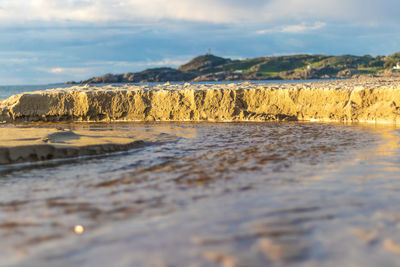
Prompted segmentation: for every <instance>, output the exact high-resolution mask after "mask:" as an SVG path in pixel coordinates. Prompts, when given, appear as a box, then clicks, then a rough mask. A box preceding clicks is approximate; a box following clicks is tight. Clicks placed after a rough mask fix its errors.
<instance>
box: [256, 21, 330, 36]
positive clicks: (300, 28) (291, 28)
mask: <svg viewBox="0 0 400 267" xmlns="http://www.w3.org/2000/svg"><path fill="white" fill-rule="evenodd" d="M325 26H326V23H325V22H322V21H317V22H314V23H306V22H302V23H300V24H291V25H283V26H278V27H273V28H270V29H265V30H258V31H256V33H257V34H268V33H279V32H280V33H306V32H310V31H316V30H320V29H322V28H324V27H325Z"/></svg>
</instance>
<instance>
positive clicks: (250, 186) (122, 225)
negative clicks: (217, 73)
mask: <svg viewBox="0 0 400 267" xmlns="http://www.w3.org/2000/svg"><path fill="white" fill-rule="evenodd" d="M20 126H21V125H16V126H15V127H20ZM31 126H32V125H31ZM57 126H62V127H64V128H69V129H71V130H74V129H89V130H93V131H101V130H105V129H107V130H113V129H116V130H124V131H130V130H133V129H135V130H138V129H139V130H143V131H146V132H148V133H149V134H151V133H152V131H154V130H156V131H157V132H163V133H165V135H171V136H174V137H176V138H173V139H171V140H173V141H169V142H165V141H163V142H161V141H160V142H157V141H156V142H154V143H153V144H151V145H149V146H146V147H143V148H140V149H134V150H130V151H128V152H123V153H114V154H109V155H103V156H97V157H86V158H76V159H70V160H62V161H48V162H39V163H33V164H25V165H11V166H3V168H2V169H0V237H1V239H0V266H322V265H323V266H397V265H398V264H399V254H400V231H399V229H400V205H399V204H400V194H399V191H400V179H399V178H400V165H399V161H400V148H399V141H400V130H399V129H398V128H396V127H393V126H390V125H383V126H379V125H368V124H332V123H331V124H328V123H275V122H264V123H62V124H40V125H37V127H57ZM1 127H6V126H1ZM7 127H9V126H7ZM76 225H82V226H83V227H84V231H83V233H82V234H77V233H76V232H75V231H74V226H76Z"/></svg>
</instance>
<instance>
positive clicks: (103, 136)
mask: <svg viewBox="0 0 400 267" xmlns="http://www.w3.org/2000/svg"><path fill="white" fill-rule="evenodd" d="M174 140H176V139H175V136H173V135H170V134H167V133H165V132H157V131H156V130H153V131H149V130H148V131H143V130H130V131H122V130H101V131H89V130H74V131H71V130H67V129H61V128H55V127H54V128H39V127H31V128H29V127H1V128H0V164H11V163H23V162H32V161H42V160H49V159H62V158H74V157H80V156H90V155H100V154H104V153H112V152H119V151H126V150H129V149H134V148H139V147H143V146H146V145H151V144H154V143H162V142H169V141H174Z"/></svg>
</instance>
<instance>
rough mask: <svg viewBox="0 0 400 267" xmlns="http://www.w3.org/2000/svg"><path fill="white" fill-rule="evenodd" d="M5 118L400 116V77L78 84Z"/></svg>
mask: <svg viewBox="0 0 400 267" xmlns="http://www.w3.org/2000/svg"><path fill="white" fill-rule="evenodd" d="M0 113H1V120H2V121H5V122H16V121H66V120H67V121H116V120H125V121H265V120H321V121H351V122H358V121H360V122H362V121H373V122H388V123H399V122H400V81H399V80H393V79H390V80H383V79H359V80H342V81H329V82H315V83H292V84H255V83H238V84H227V85H219V84H193V85H191V84H188V83H186V84H183V85H182V84H175V85H152V86H151V85H146V86H145V85H142V86H137V85H123V86H106V87H90V86H86V87H73V88H70V89H55V90H47V91H41V92H33V93H24V94H20V95H16V96H13V97H11V98H9V99H7V100H4V101H3V102H2V103H0Z"/></svg>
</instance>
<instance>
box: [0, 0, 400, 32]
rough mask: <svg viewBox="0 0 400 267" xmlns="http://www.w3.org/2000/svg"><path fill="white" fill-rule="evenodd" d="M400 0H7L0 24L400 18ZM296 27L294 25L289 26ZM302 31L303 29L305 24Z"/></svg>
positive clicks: (0, 8)
mask: <svg viewBox="0 0 400 267" xmlns="http://www.w3.org/2000/svg"><path fill="white" fill-rule="evenodd" d="M399 8H400V1H398V0H381V1H375V0H323V1H321V0H246V1H244V0H202V1H199V0H68V1H66V0H2V1H1V2H0V23H1V24H2V25H3V26H4V25H8V26H10V25H15V24H21V23H28V22H29V23H32V22H35V23H47V22H49V21H54V22H60V23H61V22H62V23H71V22H75V23H76V22H78V23H81V22H90V23H109V22H113V23H122V22H123V23H143V22H158V21H162V20H178V21H179V20H185V21H195V22H209V23H235V24H246V23H273V22H275V24H276V22H277V21H289V20H292V21H304V20H305V19H310V20H314V21H319V20H322V21H326V20H345V21H352V22H356V23H357V22H359V23H375V22H379V21H381V20H394V21H397V22H398V20H399V19H398V14H397V12H396V11H397V10H399ZM291 30H293V31H296V29H289V31H291ZM297 30H298V29H297ZM300 30H301V29H300Z"/></svg>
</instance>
